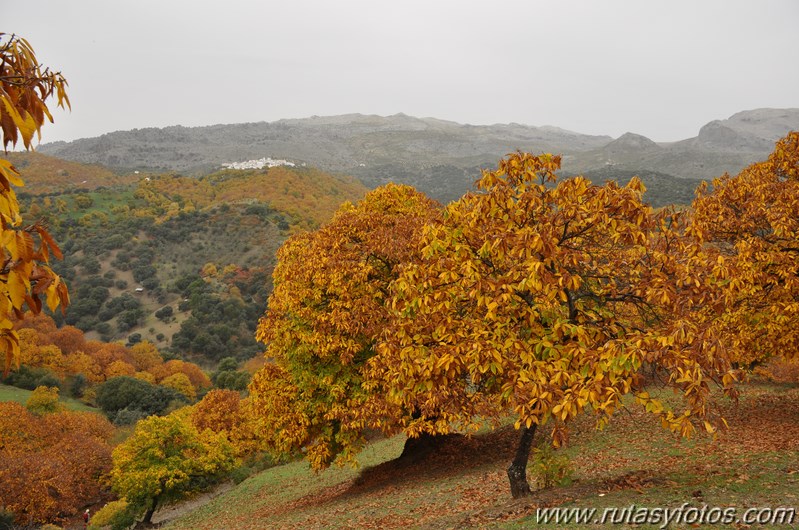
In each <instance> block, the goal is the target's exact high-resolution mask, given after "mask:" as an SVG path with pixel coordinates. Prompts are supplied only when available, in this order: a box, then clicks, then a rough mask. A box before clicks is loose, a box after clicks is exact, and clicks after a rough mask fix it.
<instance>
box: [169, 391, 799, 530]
mask: <svg viewBox="0 0 799 530" xmlns="http://www.w3.org/2000/svg"><path fill="white" fill-rule="evenodd" d="M724 409H725V417H726V418H727V419H728V421H729V423H730V429H729V430H728V431H726V432H724V433H721V434H719V435H718V437H717V438H716V439H715V440H713V439H712V438H711V437H707V436H700V437H698V438H695V439H692V440H680V439H677V438H674V437H673V436H672V435H670V434H669V433H667V432H665V431H663V430H662V429H661V428H660V426H659V425H658V424H657V423H656V422H655V421H654V418H652V417H649V416H647V415H645V413H643V412H642V411H640V410H639V408H637V407H633V408H631V409H629V412H627V411H623V412H621V413H619V414H618V415H617V417H616V418H614V421H613V422H612V423H611V425H610V426H609V427H608V428H606V429H605V430H604V431H601V432H598V431H596V430H594V429H593V425H592V423H591V422H590V418H583V419H581V421H580V422H579V423H578V424H577V425H575V429H574V431H573V433H572V438H571V441H570V445H569V447H567V448H566V449H564V451H565V452H566V453H567V454H568V455H569V456H570V457H571V459H572V464H573V468H574V472H573V481H572V483H571V484H570V485H568V486H561V487H556V488H552V489H548V490H542V491H539V492H537V493H536V494H535V495H533V496H532V497H530V498H527V499H521V500H518V501H513V500H512V499H511V498H510V495H509V493H508V486H507V479H506V475H505V468H506V467H507V465H508V464H509V462H510V459H511V455H512V452H513V446H514V443H515V441H516V433H515V432H514V431H513V430H512V429H510V430H507V429H506V430H504V431H500V432H496V433H491V434H489V435H485V436H475V437H472V438H470V439H462V440H458V441H455V442H453V443H452V444H450V446H449V447H447V448H446V449H445V450H444V451H442V452H441V453H440V454H437V455H436V456H435V457H433V458H430V459H427V460H425V461H423V462H419V463H417V464H408V463H401V462H397V461H396V460H393V459H395V458H396V457H397V456H398V455H399V454H400V452H401V450H402V443H403V440H402V438H401V437H397V438H393V439H390V440H382V441H378V442H375V443H373V444H372V445H370V446H369V447H368V448H367V449H366V450H365V451H364V452H363V453H362V455H361V464H362V466H363V467H362V470H361V471H357V470H353V469H350V468H343V469H336V468H334V469H331V470H328V471H325V472H324V473H321V474H319V475H314V474H313V473H312V472H311V471H310V470H308V467H307V465H306V464H305V463H304V462H294V463H291V464H287V465H283V466H280V467H276V468H273V469H270V470H267V471H265V472H264V473H261V474H260V475H257V476H255V477H252V478H250V479H248V480H246V481H244V482H242V483H241V484H240V485H239V486H237V487H236V488H234V489H232V490H230V491H228V492H226V493H224V494H222V495H220V496H219V497H217V498H215V499H214V500H212V501H211V502H209V503H208V504H206V505H204V506H203V507H201V508H199V509H196V510H194V511H192V512H190V513H188V514H186V515H184V516H183V517H181V518H179V519H176V520H174V521H172V523H171V524H169V525H168V526H167V528H170V529H174V530H179V529H212V528H237V529H247V528H252V529H256V528H298V529H299V528H486V527H492V528H495V527H498V528H527V527H531V526H535V510H536V508H537V507H541V506H563V507H574V506H578V507H589V508H599V509H602V508H604V507H627V506H630V505H631V504H635V505H637V506H650V507H651V506H664V507H672V508H674V507H679V506H681V505H682V504H683V503H685V502H688V503H691V504H692V505H694V506H699V507H701V506H702V505H703V504H708V505H711V506H736V507H738V508H739V509H740V511H741V512H742V511H743V510H744V509H745V507H752V506H780V505H782V506H796V507H799V422H797V420H798V419H799V388H796V387H793V388H786V387H777V386H769V385H763V384H754V385H752V386H748V387H746V388H744V396H743V397H742V399H741V401H740V403H739V405H738V406H737V407H735V406H733V405H731V404H725V405H724ZM553 527H555V526H553ZM557 527H558V528H563V527H564V526H563V525H558V526H557ZM578 527H579V526H574V528H578ZM617 528H623V526H620V525H619V526H617Z"/></svg>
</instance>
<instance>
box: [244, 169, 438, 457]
mask: <svg viewBox="0 0 799 530" xmlns="http://www.w3.org/2000/svg"><path fill="white" fill-rule="evenodd" d="M439 212H440V210H439V206H438V205H437V203H435V202H434V201H432V200H430V199H428V198H426V197H425V196H424V195H422V194H421V193H419V192H417V191H415V190H414V189H413V188H411V187H409V186H399V185H394V184H390V185H387V186H384V187H381V188H378V189H376V190H374V191H372V192H370V193H368V194H367V195H366V196H365V197H364V198H363V199H362V200H361V201H359V202H358V203H357V204H355V205H352V204H345V205H344V206H342V207H341V208H340V209H339V210H338V212H336V215H335V216H334V218H333V220H332V221H331V222H329V223H328V224H327V225H324V226H323V227H321V228H320V229H318V230H316V231H314V232H305V233H300V234H297V235H295V236H293V237H291V238H290V239H289V240H288V241H286V243H285V244H284V245H283V246H282V247H281V249H280V250H279V252H278V263H277V266H276V267H275V270H274V273H273V278H274V290H273V292H272V295H271V296H270V298H269V305H268V309H267V311H266V314H265V316H264V317H263V318H262V319H261V321H260V323H259V326H258V331H257V338H258V339H259V340H261V341H263V342H265V343H267V351H266V356H267V358H268V359H271V361H272V362H267V364H266V365H265V366H264V367H263V368H262V369H261V370H260V371H259V372H258V373H256V374H255V376H254V377H253V380H252V382H251V383H250V394H251V401H252V405H253V409H254V410H256V411H257V414H256V416H257V421H258V422H259V425H260V428H259V430H260V431H261V432H262V433H264V435H265V436H266V442H267V446H268V447H269V448H270V449H271V450H272V451H274V452H277V453H291V452H294V451H297V450H299V449H304V450H306V451H307V453H306V456H307V458H308V460H309V461H310V462H311V464H312V465H313V466H314V467H315V468H317V469H318V468H323V467H325V466H327V465H329V464H330V463H331V462H332V461H333V460H334V459H336V458H337V457H339V458H341V461H345V460H347V459H349V458H351V457H352V456H353V454H354V453H355V452H357V451H358V450H359V449H360V448H361V447H362V445H363V443H364V442H365V439H364V432H365V429H367V428H369V427H372V428H374V427H379V428H383V429H384V430H391V429H392V428H397V426H399V425H400V422H401V418H403V417H404V415H405V414H407V411H405V410H403V409H401V408H398V407H396V406H388V404H387V403H386V402H385V401H382V400H380V399H379V397H376V396H372V397H373V398H375V399H369V397H370V396H369V393H368V392H366V391H365V390H364V389H363V387H362V383H363V373H362V372H363V369H364V366H365V364H366V362H367V361H368V360H369V359H370V358H371V357H372V356H373V355H375V349H374V346H375V344H376V342H377V339H378V337H379V335H380V333H381V332H382V330H383V328H384V327H385V325H386V323H387V320H388V309H387V307H386V302H387V296H388V286H389V284H390V283H391V282H392V281H393V280H394V279H395V278H396V277H397V276H398V275H399V270H400V266H401V265H402V264H404V263H407V262H409V261H412V260H413V259H416V258H417V257H418V251H417V248H418V240H419V237H420V235H421V232H422V227H423V226H425V224H427V223H428V222H430V221H432V220H433V219H435V218H437V217H438V215H439ZM367 404H368V405H369V406H370V407H371V408H369V409H368V410H367V409H366V408H365V407H366V406H367Z"/></svg>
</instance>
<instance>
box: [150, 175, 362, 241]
mask: <svg viewBox="0 0 799 530" xmlns="http://www.w3.org/2000/svg"><path fill="white" fill-rule="evenodd" d="M320 189H323V190H331V193H319V190H320ZM365 193H366V188H364V187H363V185H361V184H360V183H359V182H358V181H356V180H355V179H349V178H342V177H335V176H332V175H330V174H327V173H324V172H322V171H319V170H315V169H305V168H303V169H299V168H297V169H294V168H288V167H273V168H269V169H263V170H257V171H236V170H227V171H221V172H219V173H215V174H213V175H208V176H207V177H203V178H201V179H196V178H189V177H179V176H163V177H154V178H152V180H151V181H149V182H142V183H141V184H140V185H139V190H138V191H137V195H138V196H140V197H142V198H145V199H146V200H147V201H148V202H150V203H152V204H153V205H156V206H159V207H161V208H163V209H164V210H165V211H166V212H167V217H169V216H172V215H177V214H178V213H179V212H180V210H181V207H180V205H181V204H182V205H183V206H182V209H183V210H189V209H196V210H199V209H202V208H206V207H208V206H212V205H215V204H222V203H236V202H244V201H252V200H253V199H255V200H259V201H261V202H265V203H269V205H270V206H271V207H272V208H274V209H275V210H279V211H284V212H288V213H289V214H290V215H291V216H292V217H295V218H296V219H302V220H306V219H309V220H310V222H307V221H303V222H304V223H306V225H305V226H302V228H315V227H317V226H319V225H320V224H322V223H323V222H325V221H327V220H328V219H330V218H331V217H332V216H333V213H334V212H335V211H336V209H337V208H338V206H339V205H340V204H341V202H342V201H345V200H356V199H358V198H360V197H361V196H363V195H364V194H365Z"/></svg>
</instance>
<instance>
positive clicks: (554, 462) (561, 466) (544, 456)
mask: <svg viewBox="0 0 799 530" xmlns="http://www.w3.org/2000/svg"><path fill="white" fill-rule="evenodd" d="M532 460H533V462H532V466H531V469H530V472H531V475H532V476H533V477H535V480H536V482H537V483H538V488H540V489H543V488H551V487H552V486H562V485H565V484H568V483H569V482H571V473H572V469H571V460H569V457H568V456H566V455H563V454H560V455H559V454H556V450H555V449H554V448H553V447H552V444H550V443H549V441H548V440H544V442H542V443H541V445H540V446H539V447H537V448H535V449H534V450H533V458H532Z"/></svg>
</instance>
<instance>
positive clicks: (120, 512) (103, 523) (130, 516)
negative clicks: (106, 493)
mask: <svg viewBox="0 0 799 530" xmlns="http://www.w3.org/2000/svg"><path fill="white" fill-rule="evenodd" d="M141 511H142V510H141V508H139V507H137V506H133V505H130V504H128V501H126V500H125V499H120V500H118V501H112V502H109V503H108V504H106V505H105V506H103V507H102V508H100V509H99V510H97V513H95V514H94V516H92V518H91V521H90V524H89V529H93V530H99V529H101V528H106V527H108V528H110V529H111V530H125V529H126V528H130V527H131V526H133V525H134V524H136V518H137V516H138V515H139V514H140V513H141Z"/></svg>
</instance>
